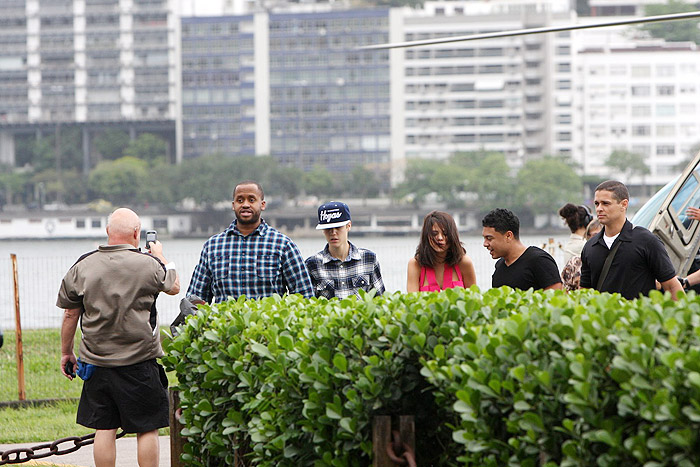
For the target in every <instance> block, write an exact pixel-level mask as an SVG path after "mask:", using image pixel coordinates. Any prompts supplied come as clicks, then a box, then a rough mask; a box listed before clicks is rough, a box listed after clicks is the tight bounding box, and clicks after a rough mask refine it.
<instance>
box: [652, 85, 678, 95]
mask: <svg viewBox="0 0 700 467" xmlns="http://www.w3.org/2000/svg"><path fill="white" fill-rule="evenodd" d="M656 94H657V95H659V96H672V95H674V94H675V86H673V85H666V84H660V85H658V86H656Z"/></svg>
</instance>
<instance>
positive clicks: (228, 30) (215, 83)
mask: <svg viewBox="0 0 700 467" xmlns="http://www.w3.org/2000/svg"><path fill="white" fill-rule="evenodd" d="M260 18H261V17H258V20H260ZM263 19H264V18H263ZM255 21H256V17H255V16H253V15H244V16H217V17H191V18H183V19H182V29H181V34H182V140H183V156H184V158H193V157H199V156H203V155H207V154H225V155H229V156H239V155H255V154H256V153H263V152H264V150H260V151H259V152H256V145H255V138H256V135H260V134H261V133H263V132H264V130H263V129H264V128H265V127H266V126H268V124H267V122H266V121H265V116H264V115H263V116H262V117H258V118H256V115H257V111H260V112H262V111H263V105H261V104H260V102H257V101H256V92H255V89H256V87H257V88H258V89H264V88H266V84H265V83H266V82H267V78H266V77H265V76H258V78H259V79H256V71H257V72H258V73H259V72H260V71H261V69H262V70H264V69H265V68H266V67H265V62H266V60H267V59H266V57H264V58H258V59H257V60H256V55H257V56H258V57H261V56H263V55H264V53H265V51H264V49H261V47H255V46H256V43H255V40H256V37H257V38H258V39H259V38H260V36H261V34H257V35H256V34H255V30H256V29H255V25H256V22H255ZM262 36H264V34H262ZM262 99H263V100H264V101H265V102H267V99H265V98H264V96H263V98H262ZM256 104H257V105H256ZM256 109H257V110H256ZM256 122H258V123H259V125H257V126H256Z"/></svg>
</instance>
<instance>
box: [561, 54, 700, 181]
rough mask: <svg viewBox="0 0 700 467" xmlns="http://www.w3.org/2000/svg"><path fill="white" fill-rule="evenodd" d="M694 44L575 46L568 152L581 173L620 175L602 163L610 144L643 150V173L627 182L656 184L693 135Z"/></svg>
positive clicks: (696, 110) (697, 135)
mask: <svg viewBox="0 0 700 467" xmlns="http://www.w3.org/2000/svg"><path fill="white" fill-rule="evenodd" d="M699 73H700V50H699V49H698V48H697V46H696V45H695V44H693V43H665V42H663V41H654V42H647V43H646V44H644V43H642V42H637V43H628V44H624V45H623V44H618V45H607V46H602V47H589V48H582V50H580V52H579V57H578V69H577V73H576V79H577V81H578V83H579V87H580V88H579V93H578V98H579V99H580V102H579V103H578V112H577V120H578V121H577V128H576V133H577V135H578V141H577V149H576V151H575V159H576V160H577V161H578V162H579V163H580V164H581V167H582V170H583V173H584V174H588V175H598V176H601V177H607V176H610V177H615V178H623V177H624V176H625V174H619V173H614V172H613V171H611V169H609V168H607V167H606V166H605V161H606V160H607V159H608V157H609V156H610V154H611V153H612V152H613V151H617V150H620V151H629V152H633V153H636V154H639V155H642V156H643V158H644V161H645V163H646V165H647V166H648V167H649V169H650V174H649V175H647V176H645V177H644V178H642V176H641V175H636V176H635V175H633V174H628V175H629V177H630V178H629V179H627V180H625V181H626V182H627V183H630V184H650V185H661V184H664V183H666V182H668V181H669V180H670V179H671V178H672V177H673V176H674V175H676V174H678V173H679V171H680V170H681V169H682V167H679V166H682V164H683V162H684V161H686V160H687V159H688V158H689V157H690V152H691V147H692V146H693V145H695V144H696V143H698V142H700V81H699V80H698V77H699Z"/></svg>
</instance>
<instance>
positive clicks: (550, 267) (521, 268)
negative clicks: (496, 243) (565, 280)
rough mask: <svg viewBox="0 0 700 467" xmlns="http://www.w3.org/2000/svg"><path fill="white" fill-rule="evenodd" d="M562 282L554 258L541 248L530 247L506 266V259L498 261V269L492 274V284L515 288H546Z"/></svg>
mask: <svg viewBox="0 0 700 467" xmlns="http://www.w3.org/2000/svg"><path fill="white" fill-rule="evenodd" d="M560 282H561V277H559V269H558V268H557V263H556V262H555V261H554V258H552V256H551V255H550V254H549V253H547V252H546V251H544V250H543V249H541V248H537V247H536V246H530V247H528V248H527V249H526V250H525V251H524V252H523V254H522V255H520V258H518V259H516V260H515V261H513V263H512V264H511V265H510V266H506V261H505V259H503V258H501V259H499V260H498V261H496V270H495V271H494V272H493V276H491V285H492V286H493V287H500V286H502V285H507V286H509V287H512V288H514V289H521V290H527V289H529V288H533V289H545V288H547V287H549V286H552V285H554V284H558V283H560Z"/></svg>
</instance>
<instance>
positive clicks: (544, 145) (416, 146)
mask: <svg viewBox="0 0 700 467" xmlns="http://www.w3.org/2000/svg"><path fill="white" fill-rule="evenodd" d="M572 21H574V15H573V13H572V12H570V11H569V9H568V6H567V4H558V3H554V2H498V3H496V4H494V3H488V2H427V3H426V4H425V8H424V10H414V11H406V13H405V17H404V18H403V24H402V29H403V33H402V36H403V40H405V41H412V40H421V39H432V38H438V37H448V36H465V35H471V34H483V33H493V32H501V31H511V30H519V29H526V28H534V27H542V26H554V25H561V24H569V23H571V22H572ZM392 26H393V25H392ZM573 52H574V51H573V49H572V46H571V35H570V33H568V32H563V33H559V34H537V35H526V36H517V37H506V38H497V39H484V40H477V41H464V42H452V43H445V44H440V45H432V46H423V47H415V48H408V49H403V50H402V51H401V53H402V54H403V57H402V62H403V63H402V65H403V74H402V75H403V76H402V81H397V80H392V87H398V93H399V94H400V95H401V100H402V101H403V103H404V104H403V105H404V109H403V110H404V121H405V129H404V132H405V133H404V134H403V135H394V136H395V139H396V138H404V142H405V157H406V158H408V159H410V158H419V157H420V158H434V159H444V158H447V157H449V156H450V154H452V153H454V152H457V151H479V150H486V151H497V152H502V153H504V154H505V155H506V157H507V159H508V161H509V162H510V163H511V165H513V166H516V167H517V166H520V165H522V163H523V162H524V161H526V160H527V159H528V158H533V157H539V156H542V155H546V154H555V153H561V154H571V153H572V151H573V143H572V131H573V126H572V124H573V118H572V115H571V110H572V108H571V106H572V101H573V98H572V92H573V90H574V87H573V77H572V76H573V69H574V68H573V65H572V61H573V56H574V53H573ZM396 144H400V143H398V142H396Z"/></svg>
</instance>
